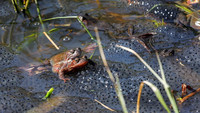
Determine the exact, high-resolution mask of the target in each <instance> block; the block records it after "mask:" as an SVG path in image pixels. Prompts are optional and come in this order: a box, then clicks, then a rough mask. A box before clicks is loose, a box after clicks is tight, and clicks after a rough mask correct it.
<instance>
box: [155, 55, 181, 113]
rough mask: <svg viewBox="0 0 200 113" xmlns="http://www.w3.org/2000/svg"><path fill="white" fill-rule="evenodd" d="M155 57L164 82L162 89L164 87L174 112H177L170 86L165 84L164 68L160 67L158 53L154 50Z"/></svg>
mask: <svg viewBox="0 0 200 113" xmlns="http://www.w3.org/2000/svg"><path fill="white" fill-rule="evenodd" d="M156 57H157V60H158V64H159V67H160V72H161V76H162V79H163V81H164V82H165V84H163V85H164V89H165V92H166V93H167V96H168V98H169V100H170V102H171V104H172V106H173V110H174V112H175V113H177V112H178V107H177V104H176V101H175V99H174V96H173V94H172V93H171V88H170V86H169V85H168V84H167V81H166V78H165V74H164V70H163V67H162V63H161V61H160V58H159V55H158V52H157V51H156Z"/></svg>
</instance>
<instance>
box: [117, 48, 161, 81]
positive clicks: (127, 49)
mask: <svg viewBox="0 0 200 113" xmlns="http://www.w3.org/2000/svg"><path fill="white" fill-rule="evenodd" d="M116 47H119V48H122V49H124V50H126V51H129V52H131V53H133V54H134V55H135V56H136V57H137V58H138V59H139V60H140V61H141V62H142V63H143V64H144V65H145V66H146V67H147V68H148V69H149V70H150V71H151V73H153V75H154V76H155V77H156V78H157V79H158V80H159V81H160V82H161V83H162V84H164V81H163V80H162V79H161V78H160V76H159V75H158V74H157V73H156V72H155V71H154V70H153V69H152V68H151V67H150V66H149V65H148V64H147V63H146V62H145V61H144V60H143V58H141V57H140V55H139V54H137V53H136V52H135V51H134V50H132V49H129V48H127V47H124V46H120V45H116Z"/></svg>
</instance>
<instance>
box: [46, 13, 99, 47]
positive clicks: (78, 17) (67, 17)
mask: <svg viewBox="0 0 200 113" xmlns="http://www.w3.org/2000/svg"><path fill="white" fill-rule="evenodd" d="M75 18H76V19H77V20H78V21H79V23H81V25H82V26H83V28H84V29H85V30H86V32H87V33H88V35H89V36H90V38H91V39H92V40H93V41H95V42H96V43H97V41H96V39H95V38H94V37H93V36H92V35H91V33H90V31H89V30H88V29H87V27H86V26H85V25H84V23H83V22H82V21H81V20H80V16H63V17H53V18H48V19H44V20H43V21H49V20H55V19H75Z"/></svg>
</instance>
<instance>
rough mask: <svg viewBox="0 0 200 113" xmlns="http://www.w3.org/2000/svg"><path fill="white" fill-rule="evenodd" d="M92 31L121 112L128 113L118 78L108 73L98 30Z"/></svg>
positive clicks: (108, 69)
mask: <svg viewBox="0 0 200 113" xmlns="http://www.w3.org/2000/svg"><path fill="white" fill-rule="evenodd" d="M94 30H95V33H96V37H97V42H98V46H99V51H100V55H101V58H102V61H103V64H104V66H105V68H106V71H107V73H108V75H109V77H110V79H111V81H112V82H113V84H114V87H115V91H116V94H117V96H118V99H119V101H120V104H121V106H122V109H123V112H124V113H128V110H127V107H126V103H125V100H124V97H123V94H122V91H121V86H120V83H119V79H118V76H115V78H114V76H113V75H112V73H111V71H110V68H109V66H108V63H107V61H106V57H105V55H104V52H103V47H102V45H101V40H100V38H99V33H98V28H97V27H95V28H94Z"/></svg>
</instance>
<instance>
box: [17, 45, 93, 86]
mask: <svg viewBox="0 0 200 113" xmlns="http://www.w3.org/2000/svg"><path fill="white" fill-rule="evenodd" d="M81 52H82V50H81V49H80V48H76V49H71V50H68V51H66V52H62V53H59V54H57V55H54V56H53V57H51V58H50V59H48V60H46V61H44V62H43V64H42V65H41V64H40V65H33V66H31V67H28V68H27V67H26V68H25V67H20V69H23V70H25V71H28V72H29V75H34V74H38V73H41V72H43V71H46V70H47V69H48V68H50V66H49V65H51V68H52V71H53V72H54V73H58V75H59V78H60V79H62V80H64V82H66V81H67V80H70V79H69V78H65V76H64V75H65V74H68V73H73V72H76V71H77V70H78V69H81V68H83V67H84V66H86V65H87V64H88V61H89V60H88V59H87V57H86V56H85V55H84V56H82V57H81Z"/></svg>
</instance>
